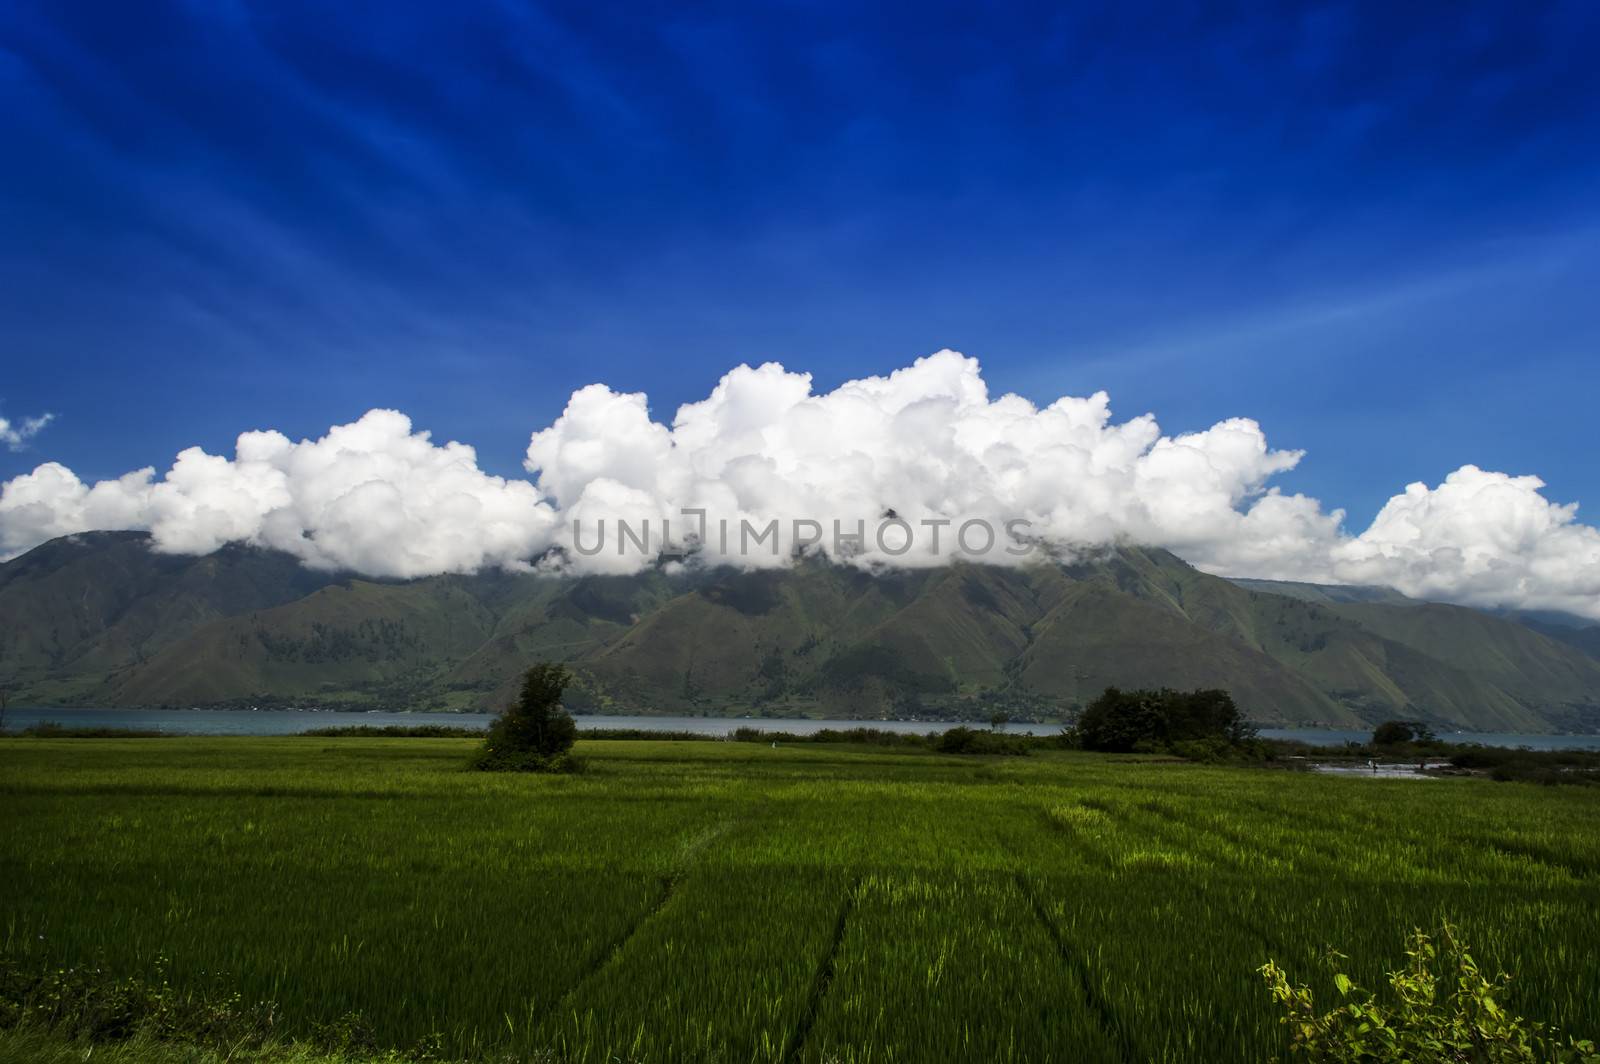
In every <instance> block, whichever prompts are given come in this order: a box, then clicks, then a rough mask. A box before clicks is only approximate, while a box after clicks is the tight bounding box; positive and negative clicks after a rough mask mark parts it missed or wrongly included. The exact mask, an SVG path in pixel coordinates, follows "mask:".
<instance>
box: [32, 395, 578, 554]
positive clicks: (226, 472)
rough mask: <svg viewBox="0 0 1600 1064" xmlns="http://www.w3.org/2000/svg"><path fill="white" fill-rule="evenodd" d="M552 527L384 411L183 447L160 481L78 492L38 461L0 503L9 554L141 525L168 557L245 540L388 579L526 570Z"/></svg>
mask: <svg viewBox="0 0 1600 1064" xmlns="http://www.w3.org/2000/svg"><path fill="white" fill-rule="evenodd" d="M554 521H555V518H554V515H553V514H552V513H551V510H550V508H549V507H548V506H547V505H545V504H544V503H542V502H541V501H540V500H539V498H538V493H537V492H536V491H535V490H534V488H533V485H531V484H529V483H527V482H526V481H520V480H514V481H508V480H505V479H502V478H500V477H494V476H489V475H488V474H486V473H484V472H483V471H481V470H480V469H479V468H478V464H477V454H476V453H475V452H474V451H473V449H472V448H471V447H468V446H466V445H465V444H460V443H447V444H444V445H443V446H438V445H436V444H434V443H432V442H431V441H430V439H429V437H428V434H427V433H426V432H417V433H413V432H412V431H411V421H410V419H409V418H407V417H406V416H405V415H404V414H401V413H398V412H396V411H393V410H373V411H370V412H368V413H367V414H366V415H364V416H363V417H362V418H361V419H360V420H358V421H355V422H353V423H351V424H349V425H339V426H336V427H334V428H332V429H330V430H329V431H328V434H327V435H326V436H324V437H323V438H322V439H320V440H302V441H301V442H299V443H293V442H291V441H290V440H289V439H288V438H287V437H285V436H283V435H281V434H280V433H277V432H247V433H245V434H244V435H242V436H240V437H239V441H238V445H237V447H236V450H235V454H234V457H233V458H231V459H229V458H223V457H220V456H218V455H212V454H207V453H205V452H204V451H202V450H200V449H199V448H198V447H192V448H190V449H188V450H186V451H183V452H182V453H181V454H179V455H178V458H177V461H176V462H174V463H173V466H172V469H171V470H170V471H168V473H167V474H166V476H164V477H163V478H161V479H160V480H156V479H155V474H154V470H150V469H144V470H140V471H138V472H135V473H130V474H128V475H127V476H124V477H123V478H121V479H120V480H115V481H102V482H100V483H99V484H96V485H94V486H93V487H90V486H88V485H85V484H83V483H82V482H81V481H79V480H78V478H77V477H76V476H74V475H73V473H72V472H71V470H68V469H66V468H64V467H62V466H60V465H56V464H54V463H49V464H46V465H42V466H40V467H39V468H38V469H35V470H34V471H33V472H32V473H28V474H24V475H23V476H20V477H17V478H15V479H14V480H12V481H10V482H9V483H7V484H6V485H5V488H4V491H3V493H0V548H3V549H4V550H5V551H6V552H7V553H14V552H16V551H19V550H23V549H26V548H27V547H30V546H32V545H33V544H35V543H37V542H39V541H41V540H43V539H46V538H49V537H50V536H57V535H64V534H66V533H69V532H77V531H84V530H87V529H103V528H139V529H148V530H149V531H150V532H151V534H152V536H153V537H154V540H155V544H156V547H157V549H159V550H162V551H166V552H170V553H177V554H204V553H208V552H210V551H213V550H216V549H217V548H218V547H220V546H222V544H224V543H227V542H230V541H243V542H248V543H254V544H258V545H260V546H264V547H273V548H277V549H279V550H285V551H289V552H290V553H292V554H294V555H296V556H297V557H299V558H301V559H302V560H304V561H305V562H306V563H307V564H308V565H312V566H316V567H319V568H349V569H354V570H356V571H358V572H363V573H368V574H371V575H374V576H393V577H412V576H424V575H427V574H430V573H440V572H460V571H470V570H475V569H479V568H482V567H484V566H493V565H517V564H525V563H526V559H528V558H530V557H531V556H532V555H533V554H535V553H536V552H538V551H539V550H541V549H543V547H544V545H545V543H546V542H547V540H548V532H549V529H550V527H551V526H552V525H553V524H554Z"/></svg>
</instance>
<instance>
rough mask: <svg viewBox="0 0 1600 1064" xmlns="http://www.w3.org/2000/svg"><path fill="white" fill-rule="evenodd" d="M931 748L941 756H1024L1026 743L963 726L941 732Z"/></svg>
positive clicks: (1015, 737)
mask: <svg viewBox="0 0 1600 1064" xmlns="http://www.w3.org/2000/svg"><path fill="white" fill-rule="evenodd" d="M933 748H934V749H935V750H937V751H939V753H941V754H1011V755H1018V754H1026V753H1028V743H1027V742H1026V741H1025V740H1024V739H1023V738H1022V737H1021V736H1016V735H1001V734H999V733H998V732H990V731H979V730H978V729H976V728H968V727H966V726H965V725H962V726H959V727H955V728H951V729H950V730H949V731H945V732H941V733H940V734H939V735H938V737H937V738H935V739H934V740H933Z"/></svg>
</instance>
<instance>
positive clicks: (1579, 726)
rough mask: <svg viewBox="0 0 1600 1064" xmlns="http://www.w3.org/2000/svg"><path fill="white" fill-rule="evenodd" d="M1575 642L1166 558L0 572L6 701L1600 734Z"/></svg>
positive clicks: (199, 563)
mask: <svg viewBox="0 0 1600 1064" xmlns="http://www.w3.org/2000/svg"><path fill="white" fill-rule="evenodd" d="M1597 655H1600V627H1597V626H1594V625H1592V624H1589V623H1588V622H1583V621H1581V620H1578V619H1575V618H1568V617H1564V616H1551V615H1518V614H1508V615H1496V614H1494V613H1491V612H1489V611H1484V610H1477V609H1471V608H1467V607H1462V606H1452V605H1444V604H1440V603H1431V602H1422V601H1418V600H1414V599H1409V598H1406V597H1405V596H1403V595H1401V594H1399V593H1398V592H1395V591H1392V590H1390V589H1386V588H1357V587H1330V586H1322V585H1313V584H1293V583H1283V582H1274V581H1255V580H1227V579H1223V578H1220V577H1216V576H1210V575H1207V574H1205V573H1201V572H1200V571H1198V570H1196V569H1194V568H1193V567H1191V566H1189V565H1187V564H1186V563H1184V562H1183V561H1181V560H1180V559H1179V558H1177V557H1176V556H1175V555H1173V554H1170V553H1168V552H1166V551H1162V550H1156V549H1149V548H1137V547H1121V548H1116V549H1107V550H1105V551H1103V552H1101V553H1098V554H1095V555H1092V556H1089V557H1086V558H1083V559H1081V560H1078V561H1075V562H1071V563H1060V562H1049V563H1045V562H1041V563H1037V564H1033V565H1028V566H1018V567H1001V566H986V565H952V566H945V567H940V568H933V569H908V570H892V571H887V572H877V573H871V572H866V571H864V570H861V569H859V568H855V567H852V566H847V565H838V564H832V563H828V562H825V561H803V562H799V563H797V564H795V565H793V566H790V567H788V568H784V569H779V570H770V571H756V572H744V571H738V570H732V569H699V568H687V569H685V568H683V567H676V569H675V570H674V571H668V570H667V569H657V570H651V571H648V572H645V573H641V574H638V575H633V576H582V577H555V576H543V575H535V574H533V573H512V572H506V571H502V570H494V571H485V572H481V573H478V574H473V575H446V576H435V577H428V578H424V579H418V580H409V581H385V580H373V579H367V578H363V577H359V576H356V575H353V574H350V573H335V572H319V571H315V570H311V569H307V568H305V567H303V566H302V565H300V564H299V563H298V562H297V561H296V560H295V559H294V558H293V557H291V556H289V555H287V554H282V553H276V552H273V551H268V550H262V549H259V548H255V547H248V546H243V545H231V546H228V547H225V548H223V549H222V550H220V551H217V552H215V553H213V554H209V555H205V556H201V557H190V556H179V555H164V554H160V553H157V552H155V551H153V550H152V549H151V548H150V543H149V539H148V537H147V536H145V535H143V534H142V533H131V532H92V533H84V534H81V535H76V536H69V537H64V538H61V539H56V540H52V541H50V542H48V543H45V544H42V545H41V546H39V547H37V548H35V549H33V550H31V551H29V552H27V553H26V554H23V555H21V556H19V557H17V558H15V559H13V560H11V561H9V562H6V563H4V564H3V565H0V685H4V686H5V688H6V689H7V691H8V693H9V697H10V700H11V702H12V704H14V705H41V706H43V705H75V706H245V705H284V704H294V705H319V706H324V707H346V708H358V707H359V708H388V709H402V708H409V709H439V710H469V709H496V708H499V707H501V706H503V705H504V704H505V703H506V701H507V700H508V699H509V698H510V697H511V694H512V692H513V690H514V687H515V684H516V681H517V677H518V676H519V674H520V673H521V671H522V670H523V669H525V668H526V667H527V666H528V665H529V664H531V663H533V662H536V661H541V660H560V661H564V662H567V663H569V664H570V665H571V667H572V669H573V670H574V672H575V674H576V676H577V683H576V684H575V687H574V689H573V690H572V692H571V698H570V700H569V701H570V704H571V705H572V707H573V708H574V709H575V710H576V711H578V712H627V713H642V714H648V713H661V714H706V715H742V714H752V715H767V716H794V715H811V716H831V717H868V718H876V717H880V716H898V717H919V718H925V719H928V718H936V717H942V718H958V717H959V718H977V719H984V718H987V717H988V716H989V715H990V714H992V713H994V712H1007V713H1010V714H1011V715H1012V716H1013V717H1028V718H1034V719H1044V718H1052V719H1053V718H1059V717H1062V716H1065V715H1068V714H1070V713H1071V712H1073V711H1074V710H1075V709H1076V708H1078V707H1081V706H1082V705H1083V704H1084V703H1086V702H1087V701H1088V700H1090V699H1092V698H1093V697H1094V696H1095V695H1097V694H1098V693H1099V692H1100V691H1101V690H1103V689H1104V688H1105V687H1107V686H1113V685H1114V686H1122V687H1151V686H1168V687H1176V688H1194V687H1223V688H1227V689H1228V690H1229V691H1231V692H1232V693H1233V695H1234V697H1235V698H1236V699H1237V700H1238V702H1239V703H1240V705H1241V706H1242V707H1243V708H1244V710H1245V712H1246V713H1247V714H1248V715H1249V716H1250V717H1251V718H1252V719H1254V720H1256V721H1257V722H1259V723H1262V724H1268V725H1280V726H1282V725H1306V726H1312V725H1320V726H1330V727H1366V726H1369V725H1371V724H1372V723H1374V722H1376V721H1379V720H1384V719H1389V718H1394V717H1404V718H1408V719H1420V720H1426V721H1428V722H1430V723H1432V724H1434V725H1435V726H1436V727H1440V728H1448V729H1463V730H1479V731H1505V732H1550V731H1585V732H1592V731H1596V730H1600V657H1597Z"/></svg>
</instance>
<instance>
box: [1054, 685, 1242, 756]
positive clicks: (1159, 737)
mask: <svg viewBox="0 0 1600 1064" xmlns="http://www.w3.org/2000/svg"><path fill="white" fill-rule="evenodd" d="M1073 735H1074V737H1075V738H1076V739H1077V741H1078V744H1079V745H1080V746H1082V747H1083V748H1084V749H1085V750H1104V751H1107V752H1111V753H1128V752H1129V751H1133V750H1163V749H1168V748H1170V747H1171V746H1172V744H1174V743H1180V742H1188V741H1192V740H1200V739H1205V740H1216V741H1218V742H1222V743H1225V744H1230V745H1231V744H1237V743H1242V742H1244V741H1245V740H1247V739H1253V738H1254V737H1255V729H1254V728H1252V727H1251V726H1250V725H1249V723H1248V722H1246V721H1245V719H1244V716H1243V715H1242V714H1241V713H1240V712H1239V707H1238V706H1237V705H1235V704H1234V701H1233V696H1231V695H1229V694H1228V692H1226V691H1222V690H1216V689H1211V690H1198V691H1173V690H1169V689H1166V688H1162V689H1161V690H1159V691H1151V690H1139V691H1124V690H1121V689H1120V688H1116V687H1108V688H1106V689H1105V691H1104V692H1102V693H1101V695H1100V697H1099V698H1096V699H1095V700H1094V701H1093V702H1091V703H1089V705H1088V706H1087V707H1086V708H1085V709H1084V711H1083V713H1082V714H1081V715H1080V716H1079V717H1078V721H1077V724H1076V725H1075V726H1074V728H1073Z"/></svg>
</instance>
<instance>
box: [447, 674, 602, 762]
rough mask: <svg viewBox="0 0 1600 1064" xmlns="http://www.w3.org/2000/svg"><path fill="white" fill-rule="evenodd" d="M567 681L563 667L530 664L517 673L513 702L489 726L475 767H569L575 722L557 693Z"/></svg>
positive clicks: (569, 678) (567, 676)
mask: <svg viewBox="0 0 1600 1064" xmlns="http://www.w3.org/2000/svg"><path fill="white" fill-rule="evenodd" d="M571 682H572V674H571V673H570V672H568V671H567V669H566V667H565V666H562V665H555V664H551V663H549V662H546V663H544V664H540V665H535V666H534V667H533V668H531V669H529V670H528V671H527V674H526V675H524V676H523V678H522V693H521V695H520V696H519V697H518V699H517V701H516V703H515V704H514V705H512V706H510V707H508V708H507V709H506V711H505V712H504V713H502V714H500V716H498V717H496V718H495V721H494V723H493V724H491V725H489V734H488V735H487V736H486V737H485V738H484V741H483V748H482V749H481V750H479V751H478V754H477V756H476V757H475V758H473V762H472V765H473V767H474V768H478V769H482V770H485V771H489V772H571V771H573V770H575V769H576V767H577V765H576V763H575V762H574V761H573V759H572V758H571V757H570V756H569V755H568V751H569V750H571V749H572V744H573V743H574V742H575V741H576V740H577V738H578V725H577V722H576V721H574V720H573V719H572V717H571V716H570V715H569V714H568V713H567V711H566V710H564V709H562V708H561V692H562V691H564V690H566V687H567V684H569V683H571Z"/></svg>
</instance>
